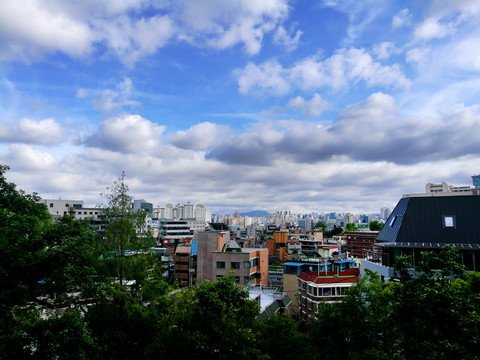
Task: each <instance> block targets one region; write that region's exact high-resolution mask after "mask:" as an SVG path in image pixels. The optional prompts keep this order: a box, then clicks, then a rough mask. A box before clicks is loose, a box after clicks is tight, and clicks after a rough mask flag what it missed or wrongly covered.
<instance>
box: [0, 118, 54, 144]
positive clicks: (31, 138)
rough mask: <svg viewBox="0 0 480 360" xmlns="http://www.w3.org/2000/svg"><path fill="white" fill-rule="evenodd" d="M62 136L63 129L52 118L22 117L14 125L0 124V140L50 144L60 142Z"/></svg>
mask: <svg viewBox="0 0 480 360" xmlns="http://www.w3.org/2000/svg"><path fill="white" fill-rule="evenodd" d="M63 137H64V130H63V128H62V126H61V125H60V124H59V123H58V122H57V121H55V120H54V119H43V120H40V121H35V120H32V119H28V118H23V119H21V120H20V121H19V122H18V123H17V124H15V125H10V126H9V125H7V124H2V125H1V126H0V140H3V141H6V142H12V143H15V142H18V143H20V142H24V143H27V144H37V145H44V146H52V145H56V144H58V143H60V142H62V141H63V140H64V138H63Z"/></svg>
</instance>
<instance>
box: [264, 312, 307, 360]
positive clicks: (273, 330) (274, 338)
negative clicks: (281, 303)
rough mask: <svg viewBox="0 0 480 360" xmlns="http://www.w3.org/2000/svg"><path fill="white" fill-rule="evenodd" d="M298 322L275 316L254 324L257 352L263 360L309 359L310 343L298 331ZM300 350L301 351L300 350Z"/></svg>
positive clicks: (279, 315) (285, 316)
mask: <svg viewBox="0 0 480 360" xmlns="http://www.w3.org/2000/svg"><path fill="white" fill-rule="evenodd" d="M299 321H300V320H294V319H293V318H292V317H291V316H289V315H285V314H275V315H272V316H270V317H268V318H266V319H262V320H258V321H257V322H256V326H255V329H256V330H255V331H256V332H257V338H259V339H260V341H258V345H257V346H258V350H259V352H260V353H261V354H263V356H264V358H265V359H276V360H282V359H285V360H290V359H295V358H297V357H298V353H299V351H302V355H303V356H302V357H305V358H310V357H311V354H310V351H309V350H310V346H311V344H310V342H309V341H307V337H306V335H305V333H304V332H301V331H300V330H299V327H300V325H303V324H301V323H300V322H299ZM300 349H301V350H300Z"/></svg>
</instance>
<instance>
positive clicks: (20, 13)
mask: <svg viewBox="0 0 480 360" xmlns="http://www.w3.org/2000/svg"><path fill="white" fill-rule="evenodd" d="M43 5H44V4H43V3H42V2H40V1H36V0H30V1H24V2H18V1H15V0H5V1H2V2H1V4H0V33H2V34H5V35H6V36H5V35H4V36H3V40H2V42H1V44H2V45H0V59H2V60H17V59H19V60H23V61H25V62H29V61H31V60H32V59H33V60H36V59H38V58H40V57H41V55H43V53H44V52H55V51H57V50H58V51H62V52H64V53H66V54H68V55H70V56H72V57H82V56H84V55H87V54H89V53H91V52H92V51H93V46H92V44H93V42H94V41H96V40H97V37H96V35H95V33H94V32H93V31H92V29H91V28H90V27H89V25H88V24H87V23H85V22H83V21H81V20H79V19H75V18H73V17H70V16H66V14H64V13H63V12H62V11H61V9H57V8H55V7H53V6H52V7H51V8H49V7H46V6H43Z"/></svg>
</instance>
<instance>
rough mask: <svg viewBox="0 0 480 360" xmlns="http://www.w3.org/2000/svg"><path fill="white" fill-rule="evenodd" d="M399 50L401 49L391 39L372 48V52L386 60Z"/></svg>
mask: <svg viewBox="0 0 480 360" xmlns="http://www.w3.org/2000/svg"><path fill="white" fill-rule="evenodd" d="M398 52H399V50H398V49H397V48H395V45H394V44H393V43H392V42H390V41H384V42H381V43H380V44H377V45H375V46H373V48H372V54H373V55H374V56H375V57H376V58H377V59H379V60H386V59H388V58H389V57H390V56H392V55H393V54H396V53H398Z"/></svg>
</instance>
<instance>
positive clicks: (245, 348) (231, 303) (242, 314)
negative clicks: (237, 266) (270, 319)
mask: <svg viewBox="0 0 480 360" xmlns="http://www.w3.org/2000/svg"><path fill="white" fill-rule="evenodd" d="M258 313H259V307H258V305H257V304H256V303H255V302H254V301H252V300H249V297H248V289H247V288H245V287H244V286H241V285H236V284H235V277H234V275H233V274H229V275H228V276H225V277H222V278H220V279H219V280H217V281H216V282H210V281H204V282H203V283H202V284H201V285H200V286H199V287H198V288H190V289H182V290H181V291H179V292H178V293H177V294H176V299H175V304H174V306H173V308H172V309H171V311H170V312H169V314H170V318H171V322H170V323H171V325H172V326H171V332H170V335H169V339H168V343H169V344H170V345H171V351H172V353H171V355H172V356H174V357H175V358H180V359H187V358H188V359H204V358H210V359H257V358H258V356H259V353H258V350H257V342H256V341H257V338H256V336H255V333H254V332H253V331H252V329H253V326H254V323H255V317H256V316H257V315H258Z"/></svg>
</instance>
